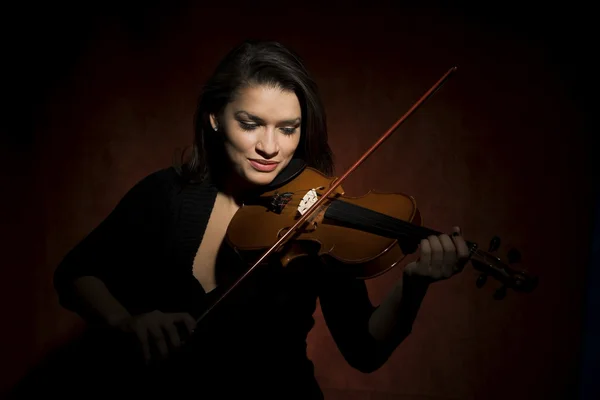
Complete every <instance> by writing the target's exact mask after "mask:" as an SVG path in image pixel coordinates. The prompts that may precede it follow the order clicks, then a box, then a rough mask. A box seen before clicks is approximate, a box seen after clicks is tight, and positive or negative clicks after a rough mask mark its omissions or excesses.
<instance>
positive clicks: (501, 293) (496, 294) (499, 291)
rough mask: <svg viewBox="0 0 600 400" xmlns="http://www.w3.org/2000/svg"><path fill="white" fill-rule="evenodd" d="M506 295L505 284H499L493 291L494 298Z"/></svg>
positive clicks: (500, 298)
mask: <svg viewBox="0 0 600 400" xmlns="http://www.w3.org/2000/svg"><path fill="white" fill-rule="evenodd" d="M505 296H506V286H504V285H503V286H501V287H500V288H498V289H497V290H496V291H495V292H494V299H496V300H502V299H503V298H504V297H505Z"/></svg>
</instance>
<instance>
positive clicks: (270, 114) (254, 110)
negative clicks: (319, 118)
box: [227, 85, 301, 121]
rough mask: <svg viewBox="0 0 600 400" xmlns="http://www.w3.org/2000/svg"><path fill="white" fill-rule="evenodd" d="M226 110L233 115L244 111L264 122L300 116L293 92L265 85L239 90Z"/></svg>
mask: <svg viewBox="0 0 600 400" xmlns="http://www.w3.org/2000/svg"><path fill="white" fill-rule="evenodd" d="M227 109H228V111H230V112H232V113H234V114H235V113H237V112H240V111H245V112H247V113H249V114H252V115H255V116H257V117H260V118H262V119H264V120H266V121H269V120H281V119H296V118H300V116H301V108H300V102H299V101H298V97H297V96H296V94H295V93H294V92H292V91H289V90H282V89H281V88H278V87H273V86H266V85H260V86H258V85H253V86H247V87H243V88H241V89H240V90H238V92H237V95H236V96H235V98H234V99H233V101H232V102H231V103H229V104H228V105H227Z"/></svg>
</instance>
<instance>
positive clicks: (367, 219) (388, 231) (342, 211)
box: [325, 200, 439, 239]
mask: <svg viewBox="0 0 600 400" xmlns="http://www.w3.org/2000/svg"><path fill="white" fill-rule="evenodd" d="M325 216H326V217H328V218H331V219H334V220H339V221H340V222H345V223H351V224H355V225H359V226H361V227H363V229H364V228H367V229H368V228H375V230H377V231H379V232H381V234H383V235H384V236H388V237H390V238H394V239H396V238H398V237H400V236H403V235H409V236H412V237H417V238H419V239H424V238H426V237H427V236H430V235H437V234H439V233H438V232H436V231H433V230H431V229H428V228H424V227H420V226H417V225H413V224H411V223H409V222H406V221H403V220H401V219H397V218H394V217H390V216H389V215H385V214H382V213H379V212H377V211H373V210H369V209H367V208H364V207H361V206H358V205H355V204H351V203H347V202H344V201H341V200H336V201H333V202H332V203H331V205H330V206H329V207H328V209H327V211H326V212H325ZM384 232H385V233H384Z"/></svg>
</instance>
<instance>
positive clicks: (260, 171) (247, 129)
mask: <svg viewBox="0 0 600 400" xmlns="http://www.w3.org/2000/svg"><path fill="white" fill-rule="evenodd" d="M301 117H302V115H301V109H300V103H299V101H298V98H297V97H296V94H295V93H294V92H290V91H283V90H282V89H279V88H274V87H271V86H249V87H246V88H243V89H241V90H240V91H239V92H238V96H236V98H235V99H234V101H233V102H231V103H229V104H228V105H227V106H226V107H225V110H224V113H223V118H222V120H221V121H219V122H220V123H221V124H223V126H220V127H219V130H220V132H213V134H217V135H218V134H224V135H225V151H226V154H227V156H228V157H229V159H230V161H231V162H232V165H233V169H234V171H235V172H236V173H237V174H238V175H239V176H240V177H241V178H242V179H244V180H246V181H247V182H248V183H250V184H253V185H267V184H269V183H271V181H272V180H273V179H274V178H275V177H276V176H277V174H278V173H279V172H280V171H281V170H282V169H283V168H285V166H286V165H287V164H288V163H289V162H290V160H291V159H292V157H293V155H294V152H295V151H296V148H297V147H298V143H299V141H300V124H301ZM211 124H212V126H213V129H214V128H215V127H216V126H217V124H218V122H217V120H216V118H215V116H213V115H211Z"/></svg>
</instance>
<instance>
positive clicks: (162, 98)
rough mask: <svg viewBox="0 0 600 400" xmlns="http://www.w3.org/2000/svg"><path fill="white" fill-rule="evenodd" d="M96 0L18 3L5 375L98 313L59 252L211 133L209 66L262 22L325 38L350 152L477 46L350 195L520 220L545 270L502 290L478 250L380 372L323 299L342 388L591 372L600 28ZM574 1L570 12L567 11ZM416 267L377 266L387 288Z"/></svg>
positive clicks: (441, 223)
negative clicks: (361, 355)
mask: <svg viewBox="0 0 600 400" xmlns="http://www.w3.org/2000/svg"><path fill="white" fill-rule="evenodd" d="M163 3H164V4H163ZM91 4H93V5H95V8H93V9H92V8H89V9H88V8H86V9H85V10H83V9H82V8H81V7H83V6H79V7H80V8H78V9H73V8H72V7H73V6H56V5H54V6H53V8H50V6H45V8H44V9H39V8H36V9H34V10H19V14H18V15H17V14H16V17H18V18H15V19H13V22H15V21H22V22H17V23H14V24H13V25H14V28H11V29H9V30H7V35H5V38H7V41H8V42H9V43H10V49H11V52H10V54H11V57H9V58H8V59H7V63H8V65H9V66H14V67H15V68H14V69H12V70H11V71H12V72H11V74H7V75H6V77H5V78H6V79H7V82H8V83H9V85H8V87H9V88H10V89H11V90H10V91H9V92H8V93H9V94H10V96H9V98H8V103H10V108H8V109H7V110H8V113H7V115H6V118H5V119H4V120H5V124H4V128H3V132H4V133H8V135H3V141H4V144H5V145H3V157H2V161H3V165H2V166H3V167H4V168H3V171H4V175H5V176H4V178H3V180H4V182H5V187H4V189H3V193H5V195H4V196H2V197H3V198H2V201H3V203H2V205H3V207H2V209H3V211H4V213H5V214H4V217H3V218H4V221H5V224H4V225H3V226H5V227H6V229H5V230H4V232H3V236H4V237H5V239H4V240H3V244H4V246H6V250H5V251H3V255H2V257H3V267H2V274H3V278H2V279H1V280H0V285H1V286H0V293H2V305H3V309H5V312H4V315H5V318H6V319H5V320H4V323H3V325H4V327H5V330H4V335H5V336H6V339H4V340H2V353H3V357H2V359H3V364H5V366H3V370H4V371H5V372H4V373H3V376H2V387H3V388H8V387H9V386H10V385H12V384H14V383H15V382H16V381H17V380H18V379H20V378H22V377H23V376H24V374H25V373H26V371H28V370H29V368H32V367H33V366H34V365H35V364H36V363H37V362H39V360H40V359H41V357H43V356H44V354H46V352H47V351H49V350H51V349H53V348H55V347H56V346H57V345H59V344H60V343H62V342H64V341H65V340H67V339H68V338H69V336H70V334H71V332H72V331H73V330H74V329H76V328H78V327H80V326H81V324H80V321H79V319H78V318H76V317H75V316H74V315H73V314H71V313H69V312H66V311H65V310H63V309H61V308H60V307H59V306H58V304H57V300H56V296H55V294H54V292H53V289H52V282H51V277H52V273H53V269H54V267H55V266H56V264H57V263H58V262H59V261H60V259H61V258H62V257H63V256H64V255H65V253H66V252H67V251H68V250H69V249H70V247H71V246H73V245H74V244H75V243H76V242H77V241H78V240H80V239H81V238H82V236H83V235H85V234H86V233H87V232H88V231H90V230H91V229H92V228H93V227H94V226H95V225H96V224H98V223H99V222H100V221H101V219H102V218H104V217H105V216H106V215H107V214H108V213H109V212H110V210H111V209H112V207H114V205H115V204H116V202H117V201H118V200H119V199H120V197H121V196H122V195H123V194H124V193H125V192H126V191H127V190H128V189H129V188H130V187H131V186H132V185H133V184H134V183H135V182H136V181H138V180H139V179H141V178H142V177H143V176H145V175H146V174H148V173H150V172H152V171H154V170H156V169H159V168H162V167H164V166H166V165H168V164H169V163H170V162H171V159H172V156H173V153H174V150H175V149H176V148H178V147H182V146H186V145H188V144H189V143H190V141H191V139H192V117H193V112H194V106H195V101H196V96H197V94H198V92H199V88H200V87H201V85H202V83H203V82H204V80H205V79H206V78H207V76H208V75H209V74H210V73H211V71H212V69H213V68H214V67H215V63H216V62H217V61H218V60H219V59H220V58H221V57H222V56H223V55H224V54H225V53H226V52H227V51H228V50H229V49H230V47H231V46H233V45H234V44H236V43H238V42H239V41H241V40H243V39H246V38H250V37H258V38H269V39H275V40H280V41H282V42H283V43H284V44H286V45H289V46H290V47H292V48H294V49H295V50H296V51H297V52H299V53H300V54H301V55H302V56H303V57H304V58H305V61H306V64H307V66H308V67H309V69H310V70H311V71H312V73H313V75H314V77H315V79H316V81H317V82H318V84H319V86H320V88H321V91H322V96H323V99H324V102H325V106H326V110H327V113H328V122H329V129H330V140H331V146H332V148H333V150H334V151H335V154H336V168H337V172H338V173H342V172H343V171H345V169H346V168H348V167H349V166H350V165H351V164H352V163H353V162H354V161H356V159H357V158H358V157H359V156H360V155H361V154H362V153H363V152H364V151H365V150H366V149H367V148H368V147H369V146H370V145H371V144H373V143H374V141H375V140H376V139H377V138H379V136H380V135H381V134H383V132H384V131H385V130H386V129H387V128H388V127H389V126H390V125H391V124H393V123H394V122H395V121H396V119H397V118H399V117H400V116H401V115H402V114H403V113H404V112H405V111H407V110H408V108H409V107H410V106H411V105H412V104H413V103H414V101H416V100H417V99H418V98H419V96H421V95H422V94H423V93H424V92H425V91H426V90H427V89H428V88H429V87H430V86H431V85H432V84H433V83H434V82H435V81H436V80H437V79H438V78H440V77H441V76H442V74H443V73H444V72H446V71H447V70H448V68H450V67H451V66H453V65H457V66H458V67H459V69H458V71H457V73H456V74H455V75H454V77H453V78H452V79H451V80H450V81H449V82H448V83H447V84H446V85H445V86H444V87H443V88H442V90H440V91H439V92H438V93H437V94H436V95H435V96H434V97H433V98H431V100H430V101H428V102H427V103H426V104H425V105H424V106H423V107H422V108H421V109H420V110H419V111H418V112H416V113H415V114H414V115H413V116H412V117H411V118H410V119H409V120H408V121H407V122H406V123H405V124H404V125H403V126H402V127H401V128H400V129H399V130H398V131H397V132H396V133H395V134H394V135H393V136H392V137H391V138H390V139H389V140H388V141H387V142H386V144H384V146H383V147H381V148H380V149H379V150H378V151H377V152H376V153H375V154H374V155H373V156H372V157H371V158H369V159H368V160H367V161H366V162H365V163H364V165H362V166H361V167H360V168H359V169H358V170H357V171H356V172H355V173H354V174H353V175H352V176H351V177H350V178H349V179H348V181H347V182H346V184H345V185H344V186H345V188H346V191H347V193H348V194H350V195H360V194H362V193H365V192H366V191H368V190H370V189H374V190H378V191H388V192H402V193H407V194H410V195H413V196H414V197H415V198H416V200H417V202H418V205H419V207H420V208H421V212H422V214H423V215H424V219H425V223H426V224H427V225H428V226H429V227H431V228H433V229H437V230H440V231H449V230H450V229H451V227H452V226H453V225H460V226H461V227H462V228H463V230H464V233H465V236H466V237H467V239H469V240H472V241H476V242H478V243H480V244H481V245H482V246H484V247H486V246H487V243H488V241H489V239H490V238H491V237H492V236H493V235H499V236H500V237H501V238H502V240H503V242H502V246H501V256H502V257H504V255H505V252H506V250H507V249H509V248H510V247H511V246H516V247H517V248H519V249H520V250H521V252H522V254H523V267H525V268H527V269H528V270H529V271H530V272H531V273H532V274H536V275H538V276H539V277H540V286H539V288H538V289H537V291H535V292H534V293H532V294H526V295H522V294H516V293H512V292H509V294H508V296H507V298H506V299H505V300H503V301H501V302H499V301H495V300H493V299H492V293H493V291H494V289H495V287H496V286H497V285H496V284H495V283H494V282H493V281H492V282H491V283H490V284H489V285H488V286H486V287H484V288H483V289H477V288H476V287H475V280H476V278H477V274H476V273H475V271H474V270H473V269H472V268H470V267H469V268H467V269H466V270H465V271H464V272H463V273H462V274H461V275H459V276H457V277H455V278H453V279H451V280H449V281H445V282H441V283H438V284H435V285H434V287H432V288H431V290H430V292H429V294H428V296H427V298H426V300H425V302H424V304H423V306H422V310H421V312H420V314H419V316H418V319H417V322H416V325H415V327H414V331H413V334H412V335H411V336H410V338H409V339H408V340H407V341H406V342H405V343H404V344H403V345H402V346H401V347H400V348H399V349H398V350H397V351H396V352H395V353H394V355H393V357H392V358H391V359H390V361H389V363H388V364H387V365H386V366H384V367H383V368H382V369H381V370H379V371H377V372H375V373H373V374H369V375H364V374H361V373H360V372H358V371H355V370H352V369H351V368H350V367H349V366H347V365H346V364H345V362H344V360H343V359H342V357H341V355H340V354H339V352H338V350H337V349H336V347H335V345H334V343H333V341H332V339H331V337H330V336H329V332H328V331H327V329H326V327H325V325H324V322H323V320H322V316H321V314H320V311H319V310H318V311H317V313H316V314H315V318H316V326H315V329H314V330H313V331H312V333H311V334H310V337H309V351H310V356H311V358H312V359H313V360H314V362H315V365H316V372H317V375H318V379H319V381H320V383H321V385H322V387H323V389H324V391H325V392H326V395H327V399H338V398H339V399H354V398H356V399H403V400H408V399H411V400H413V399H414V400H416V399H430V398H439V399H504V398H511V399H529V400H531V399H558V398H566V397H567V395H568V394H570V393H573V390H574V386H575V385H576V384H577V381H576V377H577V375H576V374H577V371H578V357H579V354H578V352H579V346H580V335H581V328H580V324H581V319H582V308H581V305H582V300H583V289H584V272H585V267H586V263H587V261H588V252H587V249H588V244H589V235H588V233H589V231H590V229H591V221H590V212H591V204H592V203H591V199H590V196H591V194H592V188H591V185H590V180H591V176H592V175H591V172H590V157H589V154H590V152H589V149H590V147H591V144H590V142H589V141H588V137H587V136H586V131H585V128H586V127H585V125H584V122H585V121H584V119H583V117H584V114H583V109H582V108H581V105H580V104H579V100H580V99H579V98H578V97H577V96H578V95H579V93H578V92H574V88H577V86H576V85H575V83H577V82H578V81H577V80H576V78H578V77H580V74H582V73H583V72H584V71H581V70H579V71H577V70H574V69H573V68H571V67H572V66H573V65H576V64H577V63H578V62H579V61H580V60H579V59H577V56H578V52H577V48H576V47H574V46H576V45H577V44H581V43H583V42H584V41H585V40H586V37H585V36H581V35H579V36H576V35H575V34H573V36H565V35H566V34H563V33H558V34H555V33H553V32H552V31H550V30H549V29H550V27H551V26H550V24H549V23H546V24H541V23H537V24H533V21H534V20H535V19H536V18H535V17H533V14H524V13H523V10H522V9H518V8H515V10H518V12H519V14H517V13H516V11H512V10H511V9H509V8H508V6H506V7H507V8H505V9H504V10H495V11H494V12H493V13H489V14H486V16H485V17H484V16H483V14H482V12H481V10H475V9H467V8H465V9H464V10H462V11H459V10H450V9H447V8H446V9H442V8H435V7H422V8H418V9H417V8H410V7H400V6H396V7H391V6H389V5H388V6H384V8H378V9H375V8H373V9H369V10H362V9H358V8H351V7H350V6H349V5H348V4H346V3H340V4H339V6H337V7H332V9H331V10H329V11H328V10H325V9H324V8H310V9H308V8H307V9H305V8H303V7H300V5H298V6H294V5H291V6H289V7H288V8H286V9H283V8H281V5H280V4H279V5H277V7H274V6H273V5H264V6H260V7H259V6H256V5H233V4H230V5H229V6H228V8H226V7H223V8H203V7H200V6H191V5H190V4H188V3H182V2H180V3H177V4H178V5H177V6H175V5H169V6H167V5H166V4H167V2H158V1H154V2H150V3H148V5H147V6H145V7H143V8H138V7H133V6H123V5H118V6H117V5H115V4H113V3H111V2H108V3H107V2H93V3H91ZM546 11H547V12H551V11H552V10H546ZM29 13H33V14H35V15H32V14H29ZM69 13H72V15H71V14H69ZM469 15H470V16H469ZM476 15H478V16H477V17H476ZM515 15H519V17H518V18H517V17H515ZM552 15H554V16H557V15H558V14H557V13H553V14H552ZM25 16H29V17H30V18H25ZM560 17H561V18H562V22H561V24H565V23H567V22H569V21H567V19H568V17H569V14H568V13H566V12H564V13H563V14H562V15H560ZM9 19H10V18H9ZM11 26H12V25H11ZM575 39H576V40H575ZM567 42H568V43H567ZM567 44H568V46H567ZM574 71H575V72H574ZM5 104H6V103H5ZM15 195H16V196H15ZM400 272H401V268H397V269H396V270H394V271H392V272H390V273H388V274H386V275H384V276H382V277H380V278H377V279H374V280H372V281H369V287H370V289H371V294H372V299H373V301H374V302H378V301H379V300H380V299H381V298H382V296H383V295H384V294H385V292H386V291H387V290H388V289H389V288H391V286H392V285H393V284H394V280H395V279H396V278H397V277H398V276H399V274H400Z"/></svg>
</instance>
